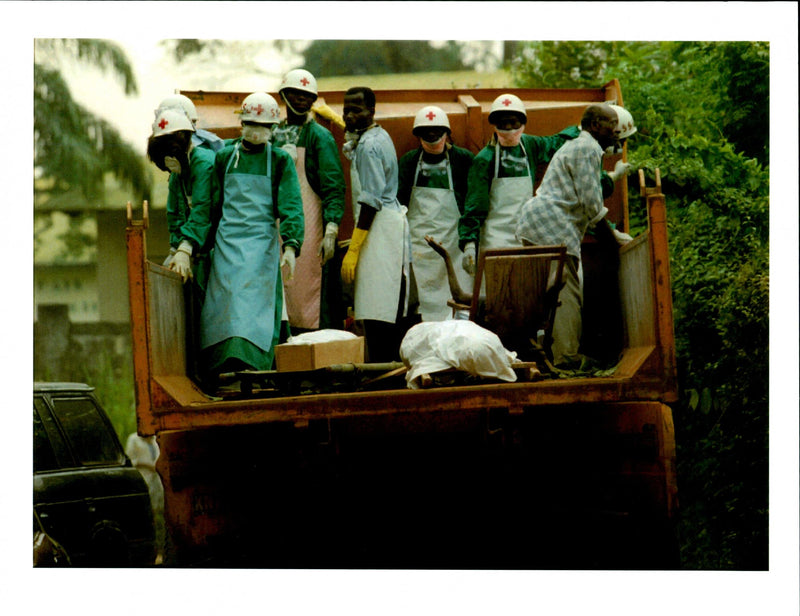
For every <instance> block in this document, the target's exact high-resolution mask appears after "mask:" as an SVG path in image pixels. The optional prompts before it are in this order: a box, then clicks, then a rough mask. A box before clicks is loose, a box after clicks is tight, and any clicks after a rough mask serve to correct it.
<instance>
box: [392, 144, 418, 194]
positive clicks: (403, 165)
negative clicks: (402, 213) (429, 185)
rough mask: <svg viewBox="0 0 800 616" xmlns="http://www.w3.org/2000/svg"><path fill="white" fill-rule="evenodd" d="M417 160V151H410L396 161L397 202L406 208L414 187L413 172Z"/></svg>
mask: <svg viewBox="0 0 800 616" xmlns="http://www.w3.org/2000/svg"><path fill="white" fill-rule="evenodd" d="M418 159H419V149H415V150H410V151H408V152H406V153H405V154H403V155H402V156H401V157H400V160H398V161H397V200H398V201H399V202H400V203H401V204H402V205H405V206H406V207H408V202H409V201H411V189H412V188H413V187H414V171H415V170H416V164H417V160H418Z"/></svg>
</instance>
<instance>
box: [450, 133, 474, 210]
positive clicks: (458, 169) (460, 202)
mask: <svg viewBox="0 0 800 616" xmlns="http://www.w3.org/2000/svg"><path fill="white" fill-rule="evenodd" d="M474 158H475V155H474V154H473V153H472V152H470V151H469V150H467V149H465V148H458V147H454V148H452V149H451V150H450V161H451V163H452V170H453V190H454V192H455V193H456V205H457V206H458V211H459V212H460V213H461V214H463V213H464V203H465V201H466V198H467V183H468V182H467V180H468V177H469V170H470V168H471V167H472V161H473V159H474Z"/></svg>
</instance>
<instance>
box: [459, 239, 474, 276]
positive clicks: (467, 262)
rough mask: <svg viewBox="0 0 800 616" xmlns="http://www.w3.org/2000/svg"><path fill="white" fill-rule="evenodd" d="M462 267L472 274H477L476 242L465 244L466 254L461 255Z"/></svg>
mask: <svg viewBox="0 0 800 616" xmlns="http://www.w3.org/2000/svg"><path fill="white" fill-rule="evenodd" d="M461 267H463V268H464V271H465V272H467V274H469V275H470V276H474V275H475V242H470V243H469V244H467V245H466V246H464V256H463V257H461Z"/></svg>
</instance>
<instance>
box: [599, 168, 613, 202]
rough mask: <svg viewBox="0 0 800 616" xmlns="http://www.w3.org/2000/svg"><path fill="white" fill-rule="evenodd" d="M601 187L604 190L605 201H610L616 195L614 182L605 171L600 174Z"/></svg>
mask: <svg viewBox="0 0 800 616" xmlns="http://www.w3.org/2000/svg"><path fill="white" fill-rule="evenodd" d="M600 186H602V188H603V199H608V198H609V197H610V196H611V195H612V194H613V193H614V180H612V179H611V176H609V175H608V173H607V172H606V171H605V170H604V171H601V172H600Z"/></svg>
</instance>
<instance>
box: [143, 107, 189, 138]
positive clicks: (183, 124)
mask: <svg viewBox="0 0 800 616" xmlns="http://www.w3.org/2000/svg"><path fill="white" fill-rule="evenodd" d="M179 130H188V131H191V132H194V126H193V125H192V122H191V120H190V119H189V116H187V115H186V114H185V113H184V112H183V109H175V108H174V107H168V108H166V109H162V110H161V111H160V112H159V113H158V115H157V116H156V119H155V121H154V122H153V137H161V136H162V135H169V134H170V133H177V132H178V131H179Z"/></svg>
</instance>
